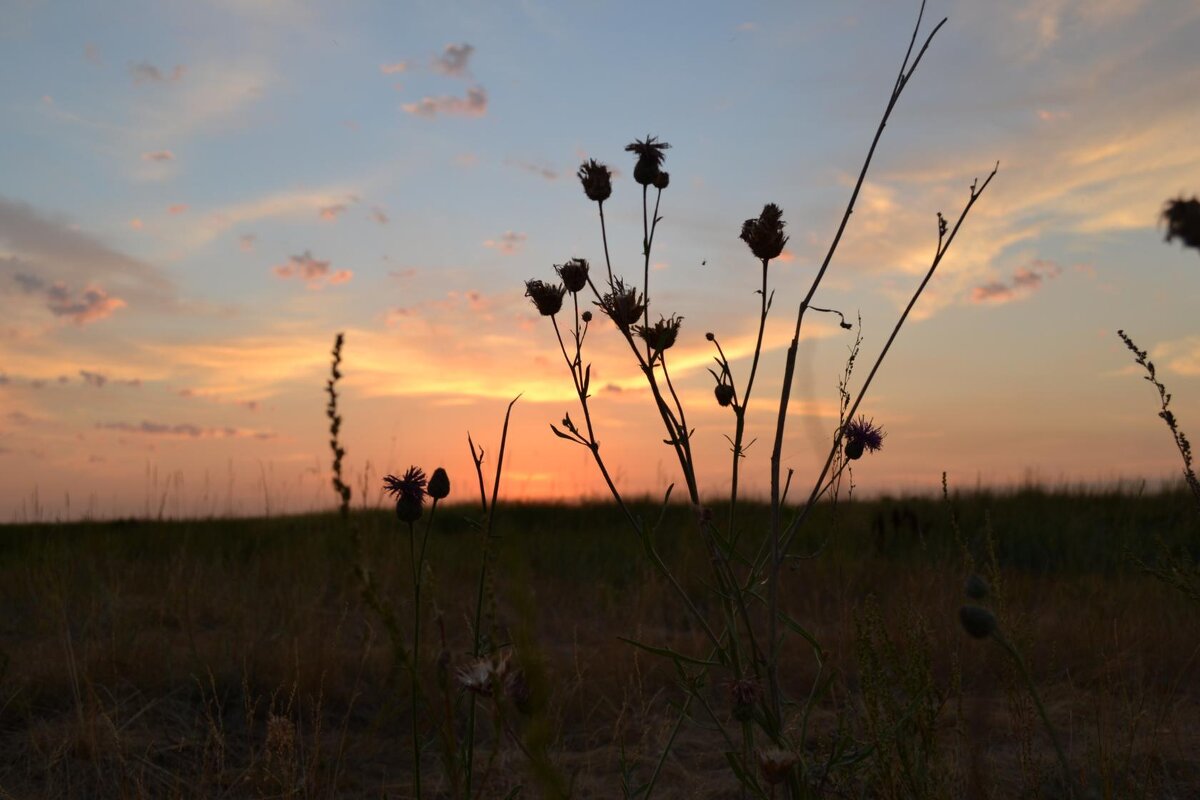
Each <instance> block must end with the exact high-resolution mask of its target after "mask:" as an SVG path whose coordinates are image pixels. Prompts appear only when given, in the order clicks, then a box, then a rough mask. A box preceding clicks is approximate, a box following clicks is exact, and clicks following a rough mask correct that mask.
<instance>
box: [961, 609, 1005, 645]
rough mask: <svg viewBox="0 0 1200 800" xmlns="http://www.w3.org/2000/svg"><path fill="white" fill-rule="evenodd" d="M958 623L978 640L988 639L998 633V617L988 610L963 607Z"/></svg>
mask: <svg viewBox="0 0 1200 800" xmlns="http://www.w3.org/2000/svg"><path fill="white" fill-rule="evenodd" d="M958 621H959V622H961V623H962V626H963V630H965V631H966V632H967V633H968V634H970V635H971V636H972V637H974V638H976V639H986V638H987V637H989V636H991V635H992V634H993V633H995V632H996V616H995V615H994V614H993V613H992V612H990V611H988V610H987V609H986V608H980V607H979V606H963V607H962V608H960V609H959V610H958Z"/></svg>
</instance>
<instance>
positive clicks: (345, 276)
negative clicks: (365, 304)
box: [272, 250, 354, 289]
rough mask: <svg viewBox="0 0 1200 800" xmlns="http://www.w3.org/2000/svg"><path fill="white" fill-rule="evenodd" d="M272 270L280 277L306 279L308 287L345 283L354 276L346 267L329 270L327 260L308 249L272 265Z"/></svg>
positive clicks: (317, 287) (316, 287)
mask: <svg viewBox="0 0 1200 800" xmlns="http://www.w3.org/2000/svg"><path fill="white" fill-rule="evenodd" d="M272 271H273V272H274V273H275V274H276V275H278V276H279V277H281V278H299V279H301V280H303V281H307V282H308V288H310V289H320V288H321V287H322V286H324V285H326V284H328V285H333V286H336V285H338V284H341V283H347V282H349V281H350V279H351V278H353V277H354V273H353V272H351V271H350V270H348V269H340V270H337V271H336V272H330V270H329V262H328V261H320V260H318V259H316V258H314V257H313V254H312V252H311V251H308V250H305V251H304V254H303V255H299V256H292V257H291V258H289V259H288V260H287V262H286V263H283V264H280V265H279V266H277V267H273V268H272Z"/></svg>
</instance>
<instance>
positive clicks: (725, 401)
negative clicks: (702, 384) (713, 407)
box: [713, 383, 733, 408]
mask: <svg viewBox="0 0 1200 800" xmlns="http://www.w3.org/2000/svg"><path fill="white" fill-rule="evenodd" d="M713 394H714V395H715V396H716V398H717V405H719V406H721V407H722V408H724V407H725V406H728V405H729V404H731V403H732V402H733V387H732V386H730V385H729V384H728V383H718V384H717V388H715V389H713Z"/></svg>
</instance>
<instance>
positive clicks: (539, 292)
mask: <svg viewBox="0 0 1200 800" xmlns="http://www.w3.org/2000/svg"><path fill="white" fill-rule="evenodd" d="M566 293H567V290H566V288H564V287H563V286H562V285H561V284H559V285H557V286H556V285H554V284H550V283H546V282H545V281H525V296H526V297H528V298H529V299H531V300H532V301H533V304H534V305H535V306H537V310H538V313H539V314H541V315H542V316H543V317H552V316H554V315H555V314H557V313H558V312H559V311H561V310H562V301H563V295H564V294H566Z"/></svg>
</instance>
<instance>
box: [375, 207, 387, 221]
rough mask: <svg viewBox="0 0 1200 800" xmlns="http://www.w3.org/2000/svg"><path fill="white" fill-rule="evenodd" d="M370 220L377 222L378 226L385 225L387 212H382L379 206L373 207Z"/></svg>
mask: <svg viewBox="0 0 1200 800" xmlns="http://www.w3.org/2000/svg"><path fill="white" fill-rule="evenodd" d="M371 219H373V220H375V221H376V222H378V223H379V224H380V225H387V224H388V215H387V212H386V211H384V210H383V209H382V208H380V207H379V206H375V207H373V208H372V209H371Z"/></svg>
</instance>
